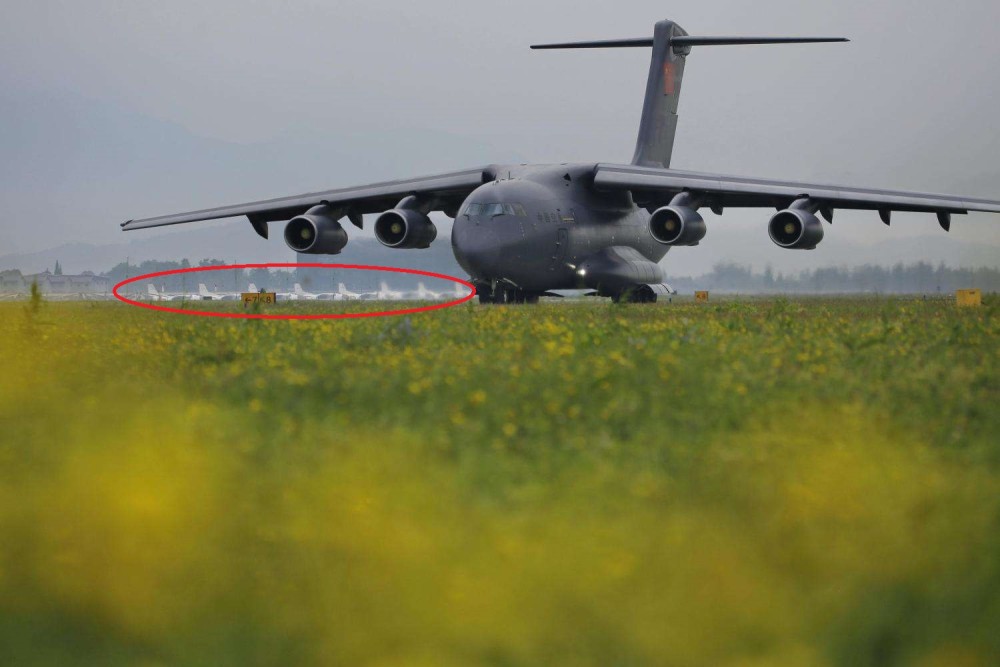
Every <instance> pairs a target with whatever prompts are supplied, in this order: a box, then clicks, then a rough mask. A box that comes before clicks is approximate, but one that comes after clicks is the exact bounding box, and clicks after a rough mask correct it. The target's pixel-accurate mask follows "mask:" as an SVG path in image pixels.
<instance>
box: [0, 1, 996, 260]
mask: <svg viewBox="0 0 1000 667" xmlns="http://www.w3.org/2000/svg"><path fill="white" fill-rule="evenodd" d="M662 18H672V19H674V20H676V21H678V22H679V23H680V24H681V25H682V26H684V27H685V28H686V29H687V30H688V32H689V33H691V34H708V35H712V34H716V35H728V34H735V35H739V34H744V35H844V36H847V37H850V38H851V39H852V40H853V41H852V42H851V43H850V44H832V45H813V46H784V47H778V46H755V47H716V48H708V47H704V48H698V49H695V50H694V52H693V53H692V55H691V56H690V57H689V58H688V66H687V69H686V71H685V79H684V90H683V97H682V100H681V104H680V125H679V129H678V138H677V144H676V149H675V153H674V161H673V166H675V167H678V168H688V169H698V170H711V171H718V172H722V173H735V174H746V175H762V176H773V177H781V178H789V179H801V180H818V181H825V182H831V183H842V184H845V185H868V186H875V187H898V188H903V189H914V190H930V191H938V192H953V193H956V194H969V195H978V196H982V197H991V198H996V199H1000V131H998V119H1000V69H998V68H1000V40H998V39H997V37H996V34H997V33H996V31H997V26H998V25H1000V2H996V0H957V1H955V2H950V3H947V4H944V3H928V2H913V1H912V0H911V1H904V0H887V1H883V2H873V1H871V0H866V1H862V0H836V1H829V2H826V1H823V2H802V1H801V0H762V1H758V2H745V1H740V0H719V1H711V0H697V1H688V0H676V1H674V2H671V3H663V2H661V1H657V0H648V1H647V0H622V1H619V2H614V3H593V5H592V6H591V3H581V2H579V0H555V1H548V0H546V1H544V2H543V1H542V0H533V1H525V0H507V1H505V2H502V3H499V2H495V3H489V2H467V3H457V2H454V1H453V0H451V1H443V0H421V1H420V2H393V3H390V2H382V3H377V2H371V1H370V0H298V1H296V0H290V1H288V2H277V1H274V2H266V1H263V0H239V1H237V0H212V1H211V2H205V1H204V0H198V1H188V0H172V1H171V2H163V0H155V1H146V0H128V1H124V0H118V1H115V0H89V1H88V2H77V1H69V0H66V1H59V0H6V1H5V2H4V3H3V6H2V8H0V87H2V90H3V97H2V98H0V99H3V100H5V101H6V103H5V104H3V105H0V174H2V175H3V176H4V178H5V179H6V180H7V181H8V187H7V188H6V189H3V186H0V255H3V254H5V253H4V250H7V251H25V252H26V251H32V250H38V249H42V248H44V247H48V246H53V245H58V244H59V243H61V242H65V241H86V240H93V241H95V242H102V243H106V242H109V241H118V240H120V232H118V231H117V223H119V222H121V221H122V220H124V219H126V218H131V217H141V216H146V215H154V214H159V213H167V212H172V211H174V210H185V209H190V208H196V207H200V206H205V205H212V204H223V203H232V201H233V197H237V198H249V199H252V198H256V197H261V198H263V197H269V196H274V195H281V194H293V193H294V192H295V191H296V189H299V188H297V187H296V184H298V183H301V184H302V187H301V189H300V190H308V189H311V188H313V187H338V186H347V185H352V184H355V183H354V181H353V180H352V176H354V175H357V176H358V177H359V178H362V177H363V178H365V179H369V178H371V179H378V178H391V177H398V176H406V175H418V174H420V173H422V172H423V171H425V170H426V169H427V168H430V167H431V166H433V167H438V166H441V167H442V168H452V167H454V168H460V167H464V166H474V165H478V164H481V163H489V162H493V161H496V160H503V159H512V158H514V159H523V160H526V161H535V162H553V161H576V160H579V161H597V160H605V161H620V162H627V161H628V160H629V159H630V158H631V155H632V150H633V147H634V142H635V132H636V128H637V124H638V117H639V112H640V108H641V102H642V95H643V88H644V85H645V79H646V73H647V68H648V56H649V53H648V50H646V49H617V50H600V51H596V50H595V51H567V52H532V51H530V50H529V49H528V48H527V46H528V45H529V44H531V43H535V42H541V41H563V40H567V41H568V40H573V39H591V38H616V37H639V36H645V35H649V34H651V30H652V25H653V23H654V22H655V21H656V20H659V19H662ZM18 99H20V100H31V101H32V102H30V104H29V105H28V107H27V108H29V109H31V108H34V107H32V106H31V104H36V105H39V107H41V106H44V107H45V109H44V113H42V109H41V108H39V114H38V115H37V117H38V118H40V119H54V120H44V122H49V123H52V124H57V125H60V127H58V128H56V127H53V128H52V132H46V131H38V128H34V129H31V130H30V131H29V130H24V129H23V128H24V127H30V126H31V118H30V117H29V118H28V119H27V120H26V119H25V112H24V108H23V107H22V108H20V109H19V110H18V111H17V112H16V113H17V114H18V115H17V117H16V118H12V117H8V114H11V115H13V114H14V113H15V112H14V111H10V110H9V109H11V108H14V107H16V106H17V105H16V104H14V103H12V102H11V101H12V100H14V101H16V100H18ZM38 100H44V102H39V101H38ZM81 109H83V110H84V111H81ZM82 113H86V114H88V117H89V118H91V119H92V118H93V117H94V116H95V115H97V116H100V115H101V114H107V118H109V119H111V118H115V119H117V118H119V117H125V118H130V119H141V120H142V122H143V123H149V124H150V125H149V126H150V127H157V126H158V125H157V124H162V125H163V127H170V128H174V129H175V130H176V131H178V132H182V133H184V134H185V135H190V137H191V141H186V142H184V143H183V146H182V147H178V146H179V144H178V142H177V141H176V140H171V142H170V146H172V147H173V150H176V151H183V155H182V157H183V158H185V159H186V160H187V161H188V162H189V163H191V164H198V165H200V166H199V167H198V168H196V169H195V168H192V169H191V170H190V171H189V172H188V171H177V170H176V169H172V170H171V171H169V172H166V171H164V172H162V173H158V172H157V168H158V167H157V163H158V160H157V155H154V154H149V153H148V152H147V153H145V154H140V155H141V157H130V158H127V159H122V160H121V161H122V162H124V163H121V164H116V163H112V167H111V168H107V167H106V166H105V167H101V168H98V165H97V162H98V159H97V158H96V157H93V156H92V154H93V153H94V149H93V143H92V142H93V141H95V139H94V136H93V133H91V134H90V135H88V139H87V141H78V140H76V139H75V138H74V135H73V128H74V126H75V122H74V120H73V119H74V118H76V114H82ZM119 114H121V116H119ZM28 115H29V116H31V115H32V114H28ZM59 119H64V120H59ZM65 119H69V120H65ZM38 122H39V123H42V122H43V120H39V121H38ZM137 122H138V121H137ZM121 124H122V123H121V122H120V121H117V120H115V121H114V122H109V123H107V124H99V123H96V124H93V127H99V134H98V135H97V137H98V139H97V140H98V141H106V142H108V143H110V144H115V143H116V142H121V141H124V139H122V137H119V136H116V133H117V132H118V131H119V130H118V129H116V128H119V127H120V125H121ZM43 127H44V125H43ZM67 127H68V128H69V129H67ZM142 127H147V126H146V125H142ZM94 132H98V130H94ZM400 136H412V137H413V140H412V142H410V141H400V140H399V137H400ZM358 142H362V143H364V144H365V145H371V148H370V150H368V151H366V152H361V151H360V150H358V149H357V147H356V144H357V143H358ZM435 142H439V143H440V144H441V145H442V146H443V148H442V150H441V155H430V153H434V152H435V149H434V148H433V147H434V146H435ZM397 143H399V144H400V145H398V146H397V145H396V144H397ZM234 144H235V145H239V146H242V147H243V148H242V149H245V150H249V151H251V152H250V153H249V154H253V153H252V150H253V147H255V146H270V147H274V146H282V147H284V148H283V149H282V150H283V151H284V152H283V153H282V155H283V156H284V157H283V158H282V159H285V160H286V161H285V162H281V163H280V167H279V166H277V165H278V162H275V163H273V164H274V165H275V166H273V172H269V171H268V170H269V168H272V167H271V165H272V163H271V162H269V161H268V160H261V161H260V164H255V165H254V167H253V172H252V174H253V175H252V177H249V176H241V174H239V173H234V172H233V170H232V169H231V168H221V167H220V168H219V171H218V172H217V173H215V172H213V171H212V165H211V163H210V162H209V161H208V157H209V156H210V155H212V154H215V153H217V152H218V151H219V150H220V149H219V146H228V145H234ZM336 146H353V147H354V148H353V149H346V148H345V149H344V151H346V152H344V153H338V154H334V153H332V152H331V150H332V149H331V148H329V147H336ZM247 147H249V148H247ZM321 147H322V148H321ZM413 147H417V148H413ZM5 148H8V149H9V150H6V151H5V150H4V149H5ZM15 149H16V150H15ZM242 149H241V150H242ZM156 150H161V149H160V148H158V147H157V148H156ZM203 151H204V152H203ZM352 151H355V152H352ZM123 154H124V155H129V156H135V155H136V153H134V152H132V153H129V152H126V153H123ZM12 155H13V156H16V157H11V156H12ZM53 155H64V156H65V157H66V159H65V160H54V159H52V158H50V157H46V158H45V160H44V161H41V158H39V160H40V162H39V165H41V166H39V165H35V163H34V162H32V156H53ZM324 155H332V156H333V158H334V159H337V158H338V157H339V158H340V159H344V156H345V155H346V156H348V157H347V158H346V159H348V160H349V161H354V162H357V163H358V164H356V165H354V164H352V165H344V164H339V163H338V164H332V163H331V164H330V167H329V169H326V168H325V165H324ZM174 157H175V158H176V157H177V156H176V155H175V156H174ZM459 159H461V160H472V162H471V163H469V164H464V163H462V164H459V163H457V161H458V160H459ZM453 160H454V161H455V162H456V163H455V164H451V161H453ZM5 161H6V164H5ZM140 161H141V162H142V164H141V170H142V174H143V178H144V179H145V180H142V179H139V180H137V178H138V177H137V176H136V173H137V171H138V170H139V169H140V165H139V164H138V162H140ZM56 162H58V163H60V165H61V166H59V165H56V164H54V163H56ZM24 164H32V165H35V166H33V167H32V169H33V170H34V171H33V172H32V173H31V174H30V176H31V180H30V182H29V181H28V180H26V177H25V175H24V173H23V172H24V169H25V167H24V166H23V165H24ZM45 165H52V167H51V169H52V170H51V171H49V170H48V169H47V167H46V166H45ZM295 165H301V171H297V170H296V169H297V168H296V166H295ZM317 165H319V166H317ZM115 169H119V170H120V172H121V173H120V178H119V177H118V175H117V174H116V171H115ZM326 174H329V177H327V176H326ZM19 179H20V180H19ZM10 183H15V184H16V185H10ZM123 183H128V184H129V185H128V187H127V188H125V187H123V186H122V184H123ZM271 184H273V187H272V186H271ZM288 188H291V190H288ZM126 189H127V192H123V190H126ZM137 190H138V191H137ZM147 191H148V192H147ZM215 197H218V199H216V198H215ZM33 211H37V214H34V215H32V212H33ZM897 220H898V222H897ZM842 221H843V224H841V222H842ZM709 222H710V225H711V226H710V231H709V237H708V239H706V243H709V242H710V239H711V238H712V237H713V235H716V234H724V233H725V228H726V227H727V226H730V225H732V226H759V228H760V236H761V239H762V244H768V243H769V241H767V237H766V231H765V222H766V218H765V217H763V216H762V215H761V213H760V212H759V211H758V212H733V213H732V214H729V213H727V215H726V216H725V217H724V218H722V219H720V220H715V219H711V220H710V221H709ZM837 223H838V224H837V225H834V228H833V229H832V230H830V231H828V234H843V235H845V238H846V239H851V240H854V241H858V242H869V241H870V242H873V243H874V242H884V241H886V240H887V239H891V238H893V236H894V235H895V236H898V237H899V238H904V237H908V236H914V235H926V234H939V235H940V238H941V242H942V243H948V242H949V237H947V236H945V235H944V234H943V233H942V232H940V230H939V229H938V228H937V225H936V222H935V221H934V219H933V216H919V215H906V216H903V215H900V216H899V217H898V218H896V219H894V224H893V226H892V228H891V229H888V230H887V229H885V228H884V227H883V226H882V225H881V224H880V223H878V222H877V218H876V217H875V216H874V214H864V213H861V214H855V213H848V212H841V215H839V216H838V219H837ZM207 224H211V223H207ZM174 231H175V233H185V232H184V230H174ZM134 233H140V232H134ZM149 233H156V232H149ZM951 237H953V238H954V239H956V240H961V241H965V242H968V241H974V242H978V243H984V244H994V245H998V246H1000V216H992V217H991V216H970V217H969V218H968V219H965V218H959V219H957V220H956V222H955V224H954V228H953V232H952V235H951ZM760 247H761V248H763V247H764V245H762V246H760ZM821 248H822V246H821ZM756 251H757V250H756V249H755V248H748V249H746V250H745V252H746V253H749V254H747V255H746V256H745V257H742V258H741V257H736V258H735V259H737V260H739V259H744V260H746V261H752V260H753V259H754V255H753V253H754V252H756ZM761 252H764V251H763V250H761ZM816 252H819V251H816ZM820 258H821V259H822V261H823V263H836V262H837V261H840V260H842V259H843V258H840V257H837V256H820ZM917 259H920V258H919V257H915V258H914V260H917ZM998 262H1000V258H998Z"/></svg>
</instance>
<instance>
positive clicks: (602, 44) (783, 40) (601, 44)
mask: <svg viewBox="0 0 1000 667" xmlns="http://www.w3.org/2000/svg"><path fill="white" fill-rule="evenodd" d="M849 41H851V40H849V39H847V38H846V37H697V36H690V35H683V36H682V35H678V36H676V37H672V38H671V40H670V43H671V44H673V45H674V46H731V45H738V44H818V43H824V42H849ZM639 46H653V38H652V37H639V38H636V39H606V40H598V41H592V42H563V43H561V44H533V45H532V47H531V48H533V49H615V48H629V47H639Z"/></svg>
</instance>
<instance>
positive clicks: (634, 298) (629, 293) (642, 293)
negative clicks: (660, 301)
mask: <svg viewBox="0 0 1000 667" xmlns="http://www.w3.org/2000/svg"><path fill="white" fill-rule="evenodd" d="M611 300H612V301H613V302H614V303H656V292H654V291H653V289H652V288H651V287H650V286H649V285H635V286H634V287H629V288H627V289H625V290H622V291H621V292H619V293H618V294H617V295H613V296H612V297H611Z"/></svg>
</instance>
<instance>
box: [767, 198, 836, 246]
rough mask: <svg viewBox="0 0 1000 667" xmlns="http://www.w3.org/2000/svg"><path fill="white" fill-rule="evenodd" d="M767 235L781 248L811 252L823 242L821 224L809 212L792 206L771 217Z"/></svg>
mask: <svg viewBox="0 0 1000 667" xmlns="http://www.w3.org/2000/svg"><path fill="white" fill-rule="evenodd" d="M767 233H768V235H769V236H770V237H771V240H772V241H774V242H775V244H777V245H779V246H781V247H782V248H789V249H792V250H812V249H813V248H815V247H816V245H817V244H818V243H819V242H820V241H822V240H823V223H821V222H820V221H819V218H817V217H816V216H815V215H813V214H812V213H810V212H809V211H807V210H805V209H802V208H796V207H795V206H794V205H793V206H792V208H786V209H785V210H784V211H778V212H777V213H775V214H774V215H773V216H772V217H771V221H770V222H768V223H767Z"/></svg>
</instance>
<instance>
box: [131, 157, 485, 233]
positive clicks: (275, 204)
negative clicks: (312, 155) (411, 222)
mask: <svg viewBox="0 0 1000 667" xmlns="http://www.w3.org/2000/svg"><path fill="white" fill-rule="evenodd" d="M488 180H492V175H491V172H490V170H489V168H486V167H483V168H479V169H467V170H465V171H456V172H451V173H448V174H438V175H434V176H424V177H420V178H411V179H406V180H401V181H387V182H384V183H373V184H371V185H362V186H358V187H353V188H341V189H338V190H325V191H322V192H309V193H306V194H301V195H293V196H291V197H279V198H277V199H265V200H262V201H255V202H248V203H246V204H235V205H233V206H220V207H217V208H207V209H203V210H200V211H189V212H187V213H176V214H173V215H162V216H158V217H155V218H144V219H141V220H129V221H127V222H123V223H122V225H121V227H122V229H123V230H125V231H130V230H133V229H145V228H147V227H162V226H164V225H178V224H181V223H184V222H196V221H199V220H217V219H220V218H233V217H237V216H241V215H245V216H247V218H248V219H249V220H250V223H251V224H252V225H253V227H254V229H255V230H256V231H257V233H258V234H260V235H261V236H263V237H264V238H267V224H266V223H268V222H271V221H274V220H290V219H292V218H294V217H295V216H297V215H301V214H302V213H305V212H306V211H307V210H309V209H310V208H312V207H313V206H316V205H318V204H324V203H326V204H332V205H336V206H347V207H348V211H349V212H348V217H352V222H354V224H356V225H358V226H359V227H360V226H361V225H360V220H361V218H360V217H359V216H360V215H361V214H362V213H379V212H382V211H386V210H388V209H391V208H393V207H394V206H395V205H396V204H397V203H399V201H400V200H401V199H402V198H404V197H407V196H409V195H418V196H419V195H423V196H432V197H435V198H437V200H438V209H440V210H446V208H447V207H454V208H456V209H457V207H458V205H459V204H461V202H462V201H463V200H464V199H465V197H467V196H468V195H469V193H470V192H472V191H473V190H475V189H476V188H478V187H479V186H480V185H482V184H483V183H485V182H486V181H488Z"/></svg>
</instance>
